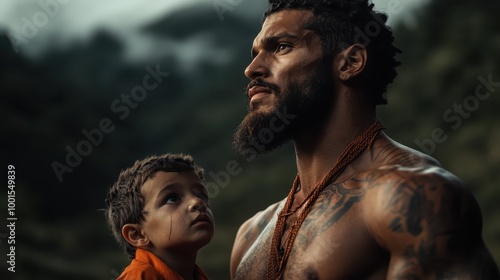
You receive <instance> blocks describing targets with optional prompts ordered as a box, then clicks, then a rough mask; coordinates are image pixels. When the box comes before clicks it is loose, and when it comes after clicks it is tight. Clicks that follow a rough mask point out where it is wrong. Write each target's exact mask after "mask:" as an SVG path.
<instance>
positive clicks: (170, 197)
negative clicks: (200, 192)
mask: <svg viewBox="0 0 500 280" xmlns="http://www.w3.org/2000/svg"><path fill="white" fill-rule="evenodd" d="M179 200H181V198H180V197H179V195H178V194H176V193H173V194H169V195H167V197H166V198H165V201H164V202H163V203H165V204H167V203H175V202H178V201H179Z"/></svg>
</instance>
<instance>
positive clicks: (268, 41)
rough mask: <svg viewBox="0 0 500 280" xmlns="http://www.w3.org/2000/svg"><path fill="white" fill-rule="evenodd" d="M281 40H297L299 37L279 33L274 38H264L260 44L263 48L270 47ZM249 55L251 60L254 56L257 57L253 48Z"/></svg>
mask: <svg viewBox="0 0 500 280" xmlns="http://www.w3.org/2000/svg"><path fill="white" fill-rule="evenodd" d="M283 38H287V39H294V40H295V39H298V38H299V36H297V35H293V34H290V33H286V32H285V33H279V34H276V35H274V36H268V37H265V38H263V39H262V42H263V46H264V48H265V47H266V46H272V45H275V44H276V43H277V42H278V41H279V40H281V39H283ZM251 55H252V58H254V57H255V56H256V55H257V51H255V47H252V50H251Z"/></svg>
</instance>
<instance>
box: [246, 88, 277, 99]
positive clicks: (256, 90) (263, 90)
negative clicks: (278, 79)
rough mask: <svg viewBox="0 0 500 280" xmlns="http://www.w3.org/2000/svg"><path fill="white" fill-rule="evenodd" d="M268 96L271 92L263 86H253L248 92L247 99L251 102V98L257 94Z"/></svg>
mask: <svg viewBox="0 0 500 280" xmlns="http://www.w3.org/2000/svg"><path fill="white" fill-rule="evenodd" d="M260 93H262V94H270V93H271V90H270V89H269V88H267V87H263V86H253V87H251V88H250V89H249V90H248V99H249V100H250V101H252V98H253V97H254V96H256V95H257V94H260Z"/></svg>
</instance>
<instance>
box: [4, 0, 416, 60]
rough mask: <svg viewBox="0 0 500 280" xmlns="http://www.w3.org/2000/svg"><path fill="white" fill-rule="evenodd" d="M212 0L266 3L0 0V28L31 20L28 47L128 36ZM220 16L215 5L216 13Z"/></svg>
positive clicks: (260, 6)
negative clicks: (107, 33)
mask: <svg viewBox="0 0 500 280" xmlns="http://www.w3.org/2000/svg"><path fill="white" fill-rule="evenodd" d="M216 1H219V2H225V3H230V4H233V5H235V6H234V7H233V8H234V10H232V11H230V12H227V13H235V14H237V15H239V16H248V15H254V14H255V13H258V14H259V15H261V14H262V11H263V10H264V9H265V7H266V5H267V1H264V0H260V1H257V0H168V1H167V0H0V29H4V30H7V31H8V32H13V33H16V34H20V35H23V32H26V30H28V32H32V30H31V29H29V27H28V29H26V28H27V27H26V26H27V25H29V24H34V26H35V28H36V29H37V30H36V35H35V36H33V38H29V44H19V46H20V47H21V49H23V48H24V49H23V50H25V51H28V52H29V51H30V49H31V50H32V51H33V50H37V49H43V47H44V46H47V45H51V44H53V43H54V42H56V43H64V41H72V40H79V39H82V38H87V37H88V36H89V35H91V34H92V33H93V31H95V30H96V29H97V28H101V29H110V30H113V31H116V32H118V34H120V33H121V34H127V36H131V34H133V33H134V30H135V29H136V28H137V27H139V26H141V25H143V24H145V23H147V22H150V21H152V20H154V19H156V18H159V17H162V16H165V15H166V14H168V13H172V12H175V11H176V10H177V9H179V8H182V7H185V6H190V5H193V4H196V3H201V2H209V3H212V4H213V3H214V2H216ZM422 2H424V1H421V0H374V3H375V5H376V7H377V8H378V9H379V10H384V11H386V12H387V13H388V14H389V16H390V17H391V18H392V20H393V21H394V20H399V19H404V20H407V21H408V22H409V23H410V24H411V17H410V16H408V15H409V13H408V12H409V11H411V10H412V8H413V7H414V6H417V5H419V4H420V3H422ZM43 3H46V7H45V8H44V5H42V4H43ZM47 9H48V11H47ZM47 15H48V16H47ZM218 16H219V15H218V14H217V11H216V10H215V8H214V17H218ZM23 30H24V31H23ZM11 41H12V39H11ZM35 52H36V51H35Z"/></svg>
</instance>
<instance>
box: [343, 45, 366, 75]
mask: <svg viewBox="0 0 500 280" xmlns="http://www.w3.org/2000/svg"><path fill="white" fill-rule="evenodd" d="M337 57H338V59H339V61H338V64H337V65H338V73H339V79H340V80H341V81H344V82H348V81H349V80H351V79H353V78H355V77H358V76H360V75H361V73H363V70H364V69H365V66H366V62H367V59H368V53H367V52H366V48H365V46H363V45H361V44H354V45H351V46H349V47H348V48H346V49H345V50H343V51H341V52H340V53H339V54H338V56H337Z"/></svg>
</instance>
